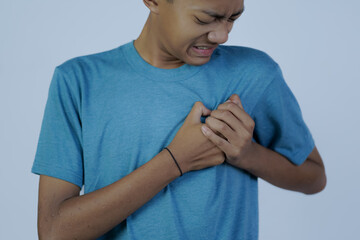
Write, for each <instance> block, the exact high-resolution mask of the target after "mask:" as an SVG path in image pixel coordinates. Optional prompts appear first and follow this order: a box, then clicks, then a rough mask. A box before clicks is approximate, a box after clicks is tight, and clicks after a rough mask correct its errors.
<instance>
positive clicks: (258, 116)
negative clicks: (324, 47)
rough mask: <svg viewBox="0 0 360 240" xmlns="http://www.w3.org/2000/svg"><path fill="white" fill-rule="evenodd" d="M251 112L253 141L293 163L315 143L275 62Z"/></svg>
mask: <svg viewBox="0 0 360 240" xmlns="http://www.w3.org/2000/svg"><path fill="white" fill-rule="evenodd" d="M252 116H253V120H254V121H255V129H254V133H253V138H254V140H255V141H256V142H257V143H259V144H261V145H262V146H264V147H266V148H269V149H271V150H273V151H275V152H278V153H280V154H281V155H283V156H285V157H286V158H287V159H288V160H290V161H291V162H292V163H294V164H295V165H301V164H302V163H303V162H305V160H306V158H307V156H308V155H309V154H310V153H311V151H312V150H313V148H314V146H315V143H314V139H313V137H312V135H311V133H310V130H309V129H308V127H307V125H306V123H305V122H304V120H303V117H302V113H301V110H300V106H299V104H298V102H297V100H296V98H295V96H294V94H293V93H292V91H291V90H290V88H289V87H288V85H287V84H286V82H285V80H284V78H283V75H282V72H281V70H280V68H279V66H276V70H275V71H274V76H273V79H272V81H271V82H270V83H269V85H268V86H267V87H266V88H265V90H264V92H263V94H262V96H261V97H260V99H259V101H258V103H257V104H256V106H255V108H254V111H253V114H252Z"/></svg>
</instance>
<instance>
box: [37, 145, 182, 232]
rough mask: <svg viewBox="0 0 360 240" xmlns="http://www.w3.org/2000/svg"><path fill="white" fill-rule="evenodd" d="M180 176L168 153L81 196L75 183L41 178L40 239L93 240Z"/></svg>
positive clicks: (161, 154)
mask: <svg viewBox="0 0 360 240" xmlns="http://www.w3.org/2000/svg"><path fill="white" fill-rule="evenodd" d="M178 176H179V171H178V169H177V167H176V165H175V164H174V162H173V160H172V159H171V156H170V155H169V154H168V153H167V152H166V150H163V151H161V152H160V153H159V154H158V155H156V156H155V157H154V158H153V159H152V160H150V161H149V162H147V163H146V164H144V165H142V166H141V167H139V168H137V169H136V170H135V171H133V172H131V173H130V174H129V175H127V176H125V177H124V178H122V179H120V180H118V181H117V182H115V183H113V184H111V185H109V186H106V187H104V188H101V189H98V190H96V191H94V192H91V193H88V194H85V195H82V196H79V192H80V188H79V187H78V186H76V185H74V184H72V183H69V182H66V181H63V180H60V179H57V178H52V177H48V176H45V175H41V176H40V185H39V206H38V208H39V209H38V232H39V239H94V238H97V237H99V236H101V235H103V234H104V233H106V232H107V231H109V230H110V229H112V228H113V227H115V226H116V225H117V224H119V223H120V222H122V221H123V220H124V219H126V218H127V217H128V216H129V215H130V214H132V213H133V212H134V211H135V210H137V209H138V208H140V207H141V206H142V205H144V204H145V203H146V202H148V201H149V200H150V199H151V198H152V197H154V196H155V195H156V194H157V193H158V192H160V190H161V189H163V188H164V187H166V186H167V185H168V184H169V183H170V182H171V181H173V180H174V179H176V178H177V177H178Z"/></svg>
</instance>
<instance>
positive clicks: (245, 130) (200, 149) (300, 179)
mask: <svg viewBox="0 0 360 240" xmlns="http://www.w3.org/2000/svg"><path fill="white" fill-rule="evenodd" d="M143 2H144V3H145V5H146V6H147V7H148V8H149V9H150V15H149V17H148V20H147V21H146V24H145V26H144V28H143V31H142V32H141V34H140V36H139V38H138V39H136V41H135V48H136V49H137V51H138V52H139V54H140V55H141V56H142V57H143V59H144V60H146V61H147V62H148V63H150V64H151V65H153V66H155V67H159V68H164V69H171V68H176V67H180V66H182V65H183V64H185V63H186V64H193V65H202V64H205V63H207V62H208V61H209V60H210V57H199V56H197V55H196V54H195V53H194V52H193V51H192V50H191V47H192V46H194V45H203V44H206V45H214V46H218V45H219V44H222V43H225V42H226V41H227V39H228V34H229V32H230V31H231V29H232V26H233V23H232V22H231V21H230V20H229V19H230V18H231V19H236V18H238V17H239V15H238V16H236V17H231V15H233V14H234V13H237V12H239V11H240V12H241V11H242V10H243V7H244V6H243V1H242V0H222V1H218V0H176V1H174V2H173V3H172V4H170V3H168V2H167V1H166V0H143ZM200 9H202V10H213V11H216V12H217V13H219V14H223V15H224V18H222V19H219V18H211V17H210V16H208V15H206V14H204V13H200ZM196 17H197V18H198V19H200V20H201V21H204V22H208V24H206V25H201V24H199V22H197V19H196ZM184 29H186V31H184ZM231 100H234V101H235V102H236V103H229V102H227V103H223V104H221V105H219V106H218V109H215V110H213V111H211V110H209V109H207V108H206V107H205V106H204V105H203V104H202V103H201V102H196V103H194V105H193V108H192V109H191V111H190V113H189V114H188V116H187V117H186V119H185V122H184V124H183V126H182V127H181V128H180V129H179V131H178V132H177V134H176V136H175V137H174V139H173V141H172V142H171V144H170V145H169V146H168V148H169V149H170V150H171V152H172V153H173V155H174V156H175V157H176V159H177V161H178V163H179V165H180V167H181V169H182V171H183V173H184V174H185V173H186V172H189V171H196V170H201V169H204V168H208V167H212V166H216V165H219V164H222V163H224V161H225V160H226V161H227V162H228V163H229V164H231V165H233V166H234V167H237V168H242V169H245V170H247V171H249V172H250V173H252V174H254V175H255V176H258V177H260V178H263V179H265V180H266V181H268V182H270V183H272V184H274V185H276V186H279V187H282V188H285V189H289V190H295V191H299V192H303V193H307V194H310V193H316V192H319V191H321V190H322V189H323V188H324V187H325V183H326V177H325V171H324V166H323V163H322V160H321V157H320V155H319V153H318V151H317V149H316V147H315V148H314V150H313V152H312V153H311V154H310V155H309V157H308V159H307V160H306V161H305V163H304V164H302V165H301V166H294V165H292V164H291V163H290V162H289V161H288V160H287V159H286V158H285V157H283V156H281V155H280V154H278V153H276V152H273V151H271V150H269V149H266V148H264V147H262V146H260V145H256V144H253V143H252V142H251V141H250V140H251V136H252V133H253V129H254V123H253V121H252V119H251V118H250V117H249V115H247V113H246V112H245V111H244V109H243V107H242V105H241V101H240V99H239V97H238V96H237V95H233V96H232V97H231ZM169 107H171V106H169ZM201 116H209V117H208V118H207V120H206V123H205V124H202V123H201V120H200V118H201ZM202 126H207V127H208V128H209V129H212V130H210V132H209V134H205V133H203V132H202V131H201V129H202ZM179 176H180V173H179V170H178V168H177V166H176V165H175V163H174V161H173V159H172V158H171V156H170V154H169V153H168V152H167V150H163V151H161V152H160V153H159V154H157V155H156V156H155V157H154V158H153V159H151V160H150V161H148V162H147V163H146V164H144V165H142V166H141V167H139V168H138V169H136V170H134V171H133V172H131V173H130V174H129V175H127V176H125V177H124V178H122V179H119V180H118V181H116V182H114V183H113V184H111V185H108V186H106V187H104V188H101V189H98V190H96V191H93V192H91V193H88V194H85V195H81V196H80V188H79V187H78V186H76V185H74V184H72V183H69V182H66V181H63V180H60V179H57V178H53V177H50V176H45V175H41V176H40V182H39V203H38V233H39V239H94V238H98V237H100V236H101V235H103V234H104V233H106V232H107V231H109V230H111V229H112V228H113V227H115V226H116V225H118V224H119V223H121V222H122V221H124V220H125V219H126V218H127V217H128V216H129V215H131V214H132V213H133V212H135V211H136V210H137V209H139V208H140V207H141V206H143V205H144V204H145V203H147V202H148V201H150V200H151V199H152V198H153V197H154V196H155V195H156V194H157V193H158V192H159V191H161V189H163V188H164V187H166V186H167V185H168V184H169V183H170V182H172V181H173V180H175V179H176V178H177V177H179Z"/></svg>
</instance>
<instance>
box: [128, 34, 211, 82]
mask: <svg viewBox="0 0 360 240" xmlns="http://www.w3.org/2000/svg"><path fill="white" fill-rule="evenodd" d="M134 41H135V40H132V41H130V42H128V43H126V44H124V45H123V47H122V50H123V51H122V52H123V54H124V57H125V58H126V59H127V61H128V63H129V64H130V65H131V67H132V68H133V69H134V71H136V72H137V73H138V74H140V75H142V76H144V77H146V78H150V79H152V80H156V81H164V82H169V81H181V80H185V79H188V78H190V77H191V76H193V75H195V74H196V73H198V72H199V71H200V70H202V69H204V68H206V67H207V66H208V63H206V64H203V65H200V66H195V65H189V64H184V65H182V66H180V67H178V68H172V69H163V68H158V67H155V66H153V65H151V64H149V63H148V62H146V61H145V60H144V59H143V58H142V57H141V56H140V54H139V53H138V51H137V50H136V48H135V46H134Z"/></svg>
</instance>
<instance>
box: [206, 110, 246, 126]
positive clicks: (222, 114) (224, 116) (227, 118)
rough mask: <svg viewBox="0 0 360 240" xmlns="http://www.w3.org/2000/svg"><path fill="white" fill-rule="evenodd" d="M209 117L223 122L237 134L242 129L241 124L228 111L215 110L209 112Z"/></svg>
mask: <svg viewBox="0 0 360 240" xmlns="http://www.w3.org/2000/svg"><path fill="white" fill-rule="evenodd" d="M210 116H211V117H213V118H216V119H219V120H221V121H223V122H224V123H226V124H227V125H228V126H229V127H230V128H231V129H232V130H233V131H235V132H238V131H239V129H240V128H241V127H243V125H242V122H241V121H240V120H239V119H238V118H237V117H235V115H234V114H233V113H232V112H230V111H228V110H221V109H216V110H213V111H211V114H210Z"/></svg>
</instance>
